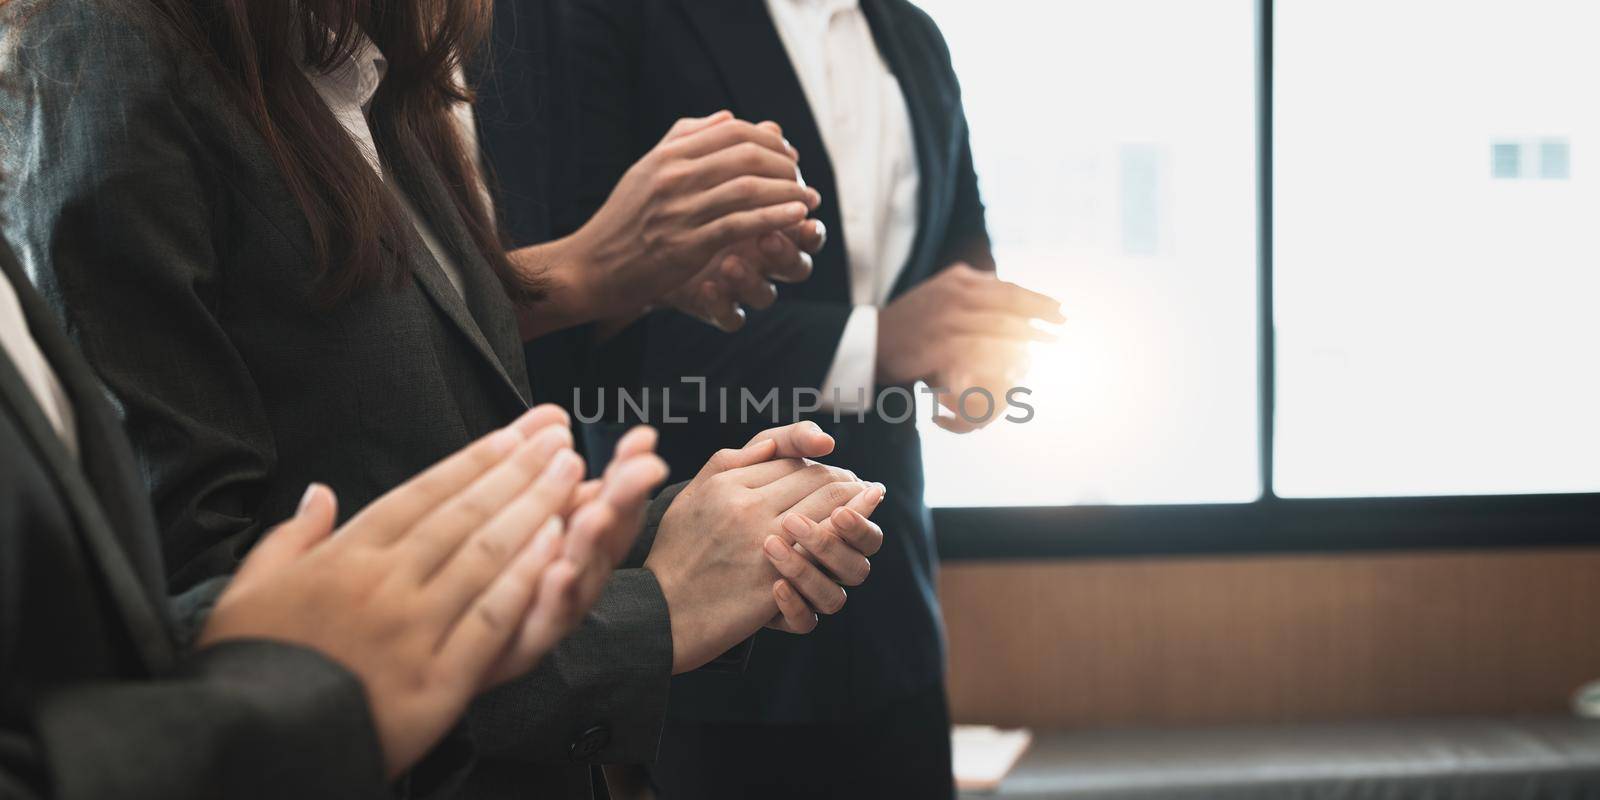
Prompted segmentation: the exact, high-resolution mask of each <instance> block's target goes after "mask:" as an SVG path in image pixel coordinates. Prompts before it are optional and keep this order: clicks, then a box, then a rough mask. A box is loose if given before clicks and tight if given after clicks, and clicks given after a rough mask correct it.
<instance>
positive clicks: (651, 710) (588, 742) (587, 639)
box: [467, 569, 672, 764]
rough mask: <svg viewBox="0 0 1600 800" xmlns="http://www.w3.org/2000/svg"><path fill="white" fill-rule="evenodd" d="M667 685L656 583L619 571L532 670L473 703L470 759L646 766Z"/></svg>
mask: <svg viewBox="0 0 1600 800" xmlns="http://www.w3.org/2000/svg"><path fill="white" fill-rule="evenodd" d="M671 678H672V623H671V620H670V619H669V617H668V616H667V600H666V598H665V597H663V596H662V594H661V586H660V584H658V583H656V579H655V575H653V574H651V572H650V571H649V570H645V569H624V570H618V571H617V572H616V573H615V574H614V575H612V577H611V581H610V582H609V583H607V584H606V589H605V593H604V594H602V595H601V596H600V600H599V602H597V603H595V606H594V608H593V609H591V610H590V611H589V615H588V616H587V617H586V618H585V619H584V622H583V624H582V625H581V626H580V627H579V628H578V630H577V631H575V632H573V634H572V635H570V636H568V637H567V638H566V639H565V640H563V641H562V642H561V644H560V645H558V646H557V647H556V649H555V651H554V652H552V653H551V654H550V655H548V656H546V657H545V659H544V662H543V663H541V664H540V665H539V667H538V668H537V669H535V670H534V671H533V672H531V673H529V674H528V675H526V676H523V677H522V678H520V679H518V680H516V681H513V682H511V683H509V684H507V685H505V686H502V687H500V688H498V689H495V690H494V691H492V692H490V693H488V694H486V695H484V696H483V697H481V698H479V699H478V701H477V702H476V703H475V704H474V705H473V709H472V713H471V714H470V715H469V716H468V718H467V721H468V724H469V726H470V727H471V731H472V741H473V743H474V744H475V745H476V747H477V751H478V756H479V757H480V758H483V759H509V760H513V761H523V762H534V763H571V762H574V761H576V762H580V763H589V764H648V763H650V762H652V761H654V760H655V757H656V747H657V746H658V745H659V744H660V741H661V726H662V723H663V722H664V721H665V719H666V712H667V690H668V688H669V685H670V683H671Z"/></svg>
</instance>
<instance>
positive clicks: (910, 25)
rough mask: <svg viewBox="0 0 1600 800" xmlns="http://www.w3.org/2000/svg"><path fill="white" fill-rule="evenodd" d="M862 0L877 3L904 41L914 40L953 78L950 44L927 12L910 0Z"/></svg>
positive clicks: (918, 46) (885, 18) (917, 45)
mask: <svg viewBox="0 0 1600 800" xmlns="http://www.w3.org/2000/svg"><path fill="white" fill-rule="evenodd" d="M863 2H866V3H872V4H876V5H877V7H878V10H880V11H881V12H882V14H883V17H884V21H886V22H888V23H889V24H890V25H892V26H893V27H894V29H895V31H896V33H897V34H898V35H899V36H900V37H901V38H902V39H903V40H904V41H908V42H911V43H913V44H914V45H915V46H916V47H917V48H918V49H919V50H921V51H922V52H923V53H924V54H925V55H926V56H929V57H930V58H931V60H932V61H933V62H934V64H936V65H937V66H939V67H940V68H942V70H943V72H944V73H945V75H946V76H947V77H949V78H950V79H951V80H954V79H955V67H954V65H953V64H952V63H951V60H950V45H949V43H948V42H946V41H945V38H944V32H943V31H941V30H940V29H939V23H937V22H934V20H933V17H931V16H929V15H928V12H926V11H924V10H922V8H921V7H919V6H918V5H917V4H916V3H913V2H911V1H910V0H863Z"/></svg>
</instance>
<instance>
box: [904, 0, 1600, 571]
mask: <svg viewBox="0 0 1600 800" xmlns="http://www.w3.org/2000/svg"><path fill="white" fill-rule="evenodd" d="M919 4H920V5H921V6H922V7H923V8H924V9H925V10H926V11H928V13H929V14H930V15H932V16H933V18H934V19H935V20H936V21H937V22H938V23H939V25H940V27H941V28H942V30H943V31H944V34H945V37H946V39H947V40H948V41H949V44H950V48H951V52H952V57H953V59H954V62H955V67H956V70H957V72H958V73H959V75H960V77H961V81H962V87H963V93H964V100H965V103H966V109H967V114H968V118H969V120H970V121H971V125H972V129H973V134H972V135H973V148H974V158H975V161H976V164H977V168H978V171H979V174H980V181H981V186H982V189H983V192H984V199H985V201H986V203H987V204H988V207H989V222H990V226H991V231H992V233H993V235H994V239H995V245H996V255H997V257H998V260H999V263H1000V268H1001V270H1002V272H1003V274H1004V275H1005V276H1006V277H1009V278H1012V279H1014V280H1017V281H1018V282H1021V283H1023V284H1025V285H1028V286H1031V287H1035V288H1039V289H1041V290H1043V291H1046V292H1049V293H1051V294H1054V295H1056V296H1058V297H1060V298H1061V299H1062V300H1063V301H1064V302H1065V305H1066V309H1067V313H1068V316H1069V318H1070V319H1069V322H1068V324H1067V326H1065V328H1064V329H1063V333H1064V336H1063V339H1064V341H1063V342H1061V343H1060V344H1056V345H1048V346H1040V347H1038V348H1037V350H1036V351H1035V353H1034V361H1035V367H1034V372H1033V374H1032V375H1031V376H1030V378H1029V379H1028V380H1027V381H1026V384H1027V386H1028V387H1029V388H1030V389H1032V390H1033V395H1032V396H1031V397H1030V398H1029V400H1030V402H1031V404H1032V405H1033V406H1034V407H1035V411H1036V415H1035V417H1034V419H1033V420H1032V421H1031V422H1029V423H1027V424H1022V425H1016V424H1010V423H1006V422H999V423H996V424H995V425H993V426H991V427H990V428H989V429H987V430H984V431H982V432H979V433H976V434H971V435H969V436H965V437H959V436H955V435H953V434H949V433H946V432H944V431H941V430H939V429H937V428H935V427H934V426H932V425H931V424H925V425H924V428H923V435H924V452H925V455H926V461H927V464H928V495H927V498H928V501H929V503H930V504H932V505H934V506H936V507H943V508H944V509H945V510H943V511H942V512H940V513H941V534H942V535H948V534H949V533H950V532H951V531H950V530H948V529H949V528H951V527H953V528H954V529H955V530H956V533H965V534H974V533H985V534H986V535H987V534H990V533H992V532H995V531H1006V530H1010V529H1026V530H1027V531H1029V532H1030V535H1033V534H1044V533H1057V534H1071V533H1072V532H1073V531H1088V532H1089V533H1088V534H1086V535H1088V536H1090V537H1094V536H1099V537H1101V538H1102V539H1104V540H1107V541H1109V540H1112V539H1119V540H1124V534H1138V533H1142V532H1145V531H1147V530H1149V531H1155V532H1160V531H1174V530H1176V531H1180V532H1181V535H1182V536H1194V535H1202V536H1212V537H1214V538H1213V539H1212V540H1211V541H1214V542H1220V543H1221V544H1220V547H1221V549H1228V548H1230V547H1232V546H1233V545H1232V544H1231V543H1230V540H1228V539H1227V537H1228V536H1229V535H1230V534H1233V533H1238V532H1244V533H1245V534H1248V535H1250V536H1256V537H1258V539H1260V538H1261V537H1276V538H1272V539H1271V541H1272V542H1273V543H1276V542H1278V541H1283V542H1286V543H1287V546H1291V547H1294V546H1297V545H1296V543H1295V540H1294V537H1296V536H1298V537H1301V539H1300V540H1299V541H1300V543H1301V544H1304V543H1306V542H1311V543H1313V545H1311V546H1325V545H1327V544H1328V543H1329V542H1333V543H1335V546H1337V544H1336V543H1337V542H1338V541H1341V539H1340V538H1339V537H1341V536H1345V537H1353V538H1354V539H1361V538H1362V537H1366V538H1365V540H1364V541H1366V542H1367V544H1371V545H1373V546H1386V544H1385V541H1386V539H1387V538H1392V535H1393V534H1395V533H1396V532H1420V533H1417V536H1413V537H1411V538H1406V537H1405V536H1401V537H1400V540H1403V542H1409V543H1419V541H1420V540H1419V538H1418V537H1422V536H1428V537H1435V538H1436V539H1439V540H1440V541H1441V543H1445V544H1482V543H1515V542H1519V541H1529V542H1567V541H1574V540H1581V541H1590V540H1592V539H1595V538H1597V537H1600V515H1597V512H1600V494H1596V493H1597V492H1600V312H1597V311H1596V308H1597V307H1600V235H1597V234H1596V233H1595V231H1597V230H1600V223H1597V222H1596V221H1597V220H1600V159H1597V154H1600V100H1595V99H1593V98H1592V95H1593V94H1594V93H1593V92H1592V91H1590V89H1591V88H1592V84H1593V80H1592V79H1593V77H1594V76H1597V75H1600V47H1596V46H1595V45H1594V43H1593V38H1594V32H1595V31H1600V4H1597V3H1595V2H1594V1H1593V0H1486V1H1485V2H1474V3H1462V2H1456V1H1452V0H1276V2H1274V0H989V2H982V3H977V2H972V1H971V0H919ZM926 413H927V411H926V410H925V411H924V416H926ZM1522 495H1536V496H1535V497H1522ZM996 507H1007V508H996ZM952 521H953V522H954V523H955V524H954V525H953V526H951V525H946V523H947V522H952ZM1000 535H1002V536H1003V535H1007V534H1000ZM1408 535H1409V534H1408ZM1058 538H1059V537H1058ZM1172 541H1177V539H1176V538H1174V539H1173V540H1172ZM1430 541H1431V540H1430ZM1315 543H1321V544H1320V545H1318V544H1315ZM1116 546H1117V545H1114V544H1113V545H1111V546H1110V547H1111V548H1112V549H1115V547H1116ZM1178 546H1179V547H1180V548H1183V547H1186V546H1187V545H1182V544H1179V545H1178ZM1267 546H1269V547H1270V546H1276V545H1275V544H1268V545H1267ZM1363 546H1364V545H1363ZM1245 547H1246V548H1248V547H1250V545H1245ZM1135 549H1137V548H1135ZM1200 549H1205V548H1200Z"/></svg>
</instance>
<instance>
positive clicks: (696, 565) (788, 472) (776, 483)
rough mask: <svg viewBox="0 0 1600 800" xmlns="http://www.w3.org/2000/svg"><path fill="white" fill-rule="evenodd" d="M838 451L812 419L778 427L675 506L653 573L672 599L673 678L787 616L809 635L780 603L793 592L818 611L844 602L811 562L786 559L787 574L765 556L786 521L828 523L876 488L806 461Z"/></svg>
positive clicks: (723, 461)
mask: <svg viewBox="0 0 1600 800" xmlns="http://www.w3.org/2000/svg"><path fill="white" fill-rule="evenodd" d="M832 449H833V440H832V439H831V438H830V437H828V436H827V434H825V433H823V432H822V431H821V430H820V429H818V428H817V426H816V425H814V424H812V423H809V422H802V423H799V424H797V425H791V426H788V427H785V428H777V429H773V430H771V431H767V432H765V433H763V434H761V435H758V436H757V437H756V438H755V439H753V440H751V442H750V443H749V444H747V445H745V446H744V447H743V448H741V449H739V450H723V451H720V452H718V453H717V454H716V455H715V456H713V457H712V458H711V460H710V461H709V462H707V463H706V465H705V467H703V468H702V469H701V470H700V473H699V474H698V475H696V476H695V478H694V480H692V481H690V482H689V485H688V486H685V487H684V489H683V491H682V492H680V493H679V494H678V496H677V498H676V499H674V500H673V503H672V506H671V507H670V508H668V509H667V513H666V516H665V517H664V518H663V519H662V520H661V527H660V529H659V530H658V531H657V532H656V541H655V545H654V546H653V547H652V548H651V551H650V557H649V558H648V559H647V560H646V561H645V567H646V568H648V569H650V570H651V571H652V572H654V573H655V576H656V580H657V581H658V582H659V583H660V584H661V593H662V595H663V596H664V597H665V598H666V601H667V608H668V610H669V613H670V617H671V620H672V645H673V648H672V661H673V664H672V666H673V672H674V674H676V673H681V672H685V671H687V670H691V669H695V668H697V667H699V666H701V665H703V664H705V663H706V662H708V661H710V660H711V659H713V658H715V657H716V656H718V655H719V654H721V653H724V652H726V651H727V650H728V648H730V647H732V646H733V645H735V644H738V643H739V641H740V640H742V639H744V638H745V637H747V636H749V635H750V634H752V633H755V632H756V631H757V630H758V629H760V627H761V626H762V625H765V624H768V623H771V622H775V617H777V616H779V615H780V614H781V615H782V616H784V617H785V618H786V619H787V618H789V617H794V618H795V619H796V623H795V624H794V625H792V626H788V627H787V628H786V629H789V630H793V631H795V632H801V631H802V630H805V626H804V623H803V617H804V615H805V614H806V613H807V612H805V611H801V610H800V609H799V603H795V602H790V598H787V597H780V595H781V594H783V593H784V592H785V589H787V590H788V591H789V592H791V593H795V594H798V595H799V599H800V600H801V601H803V602H805V603H809V604H810V607H811V608H814V609H819V610H823V611H826V612H829V613H832V612H836V611H838V610H839V609H840V608H841V607H842V606H843V592H842V590H840V589H839V587H838V585H837V583H836V582H834V580H833V578H831V577H829V576H828V575H826V574H825V573H824V572H823V571H822V568H821V567H819V566H817V564H815V563H813V562H812V561H811V560H810V559H808V558H801V557H798V556H797V557H796V558H794V559H792V562H793V563H787V560H786V563H785V564H784V567H785V569H786V570H788V571H786V572H781V573H780V571H779V570H778V569H776V568H775V567H774V565H773V556H772V555H769V554H768V553H767V552H766V551H765V550H763V545H764V542H765V541H766V540H767V539H768V538H769V537H772V536H775V535H781V532H782V530H783V528H782V520H783V519H784V518H785V517H786V516H788V515H792V514H799V515H802V516H805V517H807V518H809V519H828V518H829V515H830V514H832V512H833V510H834V509H836V508H840V507H843V506H845V505H847V504H848V503H850V502H851V501H852V500H854V499H855V498H856V497H857V496H859V495H861V494H862V493H863V492H865V491H867V490H868V489H869V486H868V484H866V483H863V482H861V481H860V480H858V479H857V478H856V476H855V475H854V474H852V473H850V472H849V471H847V470H842V469H838V468H836V467H829V466H827V465H824V464H818V463H816V462H814V461H809V460H808V457H810V456H821V455H826V454H827V453H828V452H831V451H832ZM875 503H876V501H874V503H873V505H875ZM860 507H862V508H866V509H867V510H868V511H870V510H871V508H870V507H869V506H860ZM829 535H834V534H832V533H831V532H830V533H829ZM851 535H852V536H856V532H855V531H854V529H852V531H851ZM871 538H872V537H871V535H870V533H867V534H863V535H861V536H860V537H859V538H858V540H859V541H868V540H870V539H871ZM814 541H817V542H820V541H821V539H816V540H814ZM819 546H821V545H819ZM838 549H839V550H840V552H839V553H837V554H835V555H837V556H838V557H839V558H838V561H837V563H840V564H844V563H846V562H847V561H848V558H847V557H846V555H845V553H844V551H846V550H851V549H853V545H851V544H850V543H849V542H848V541H846V540H844V539H843V538H842V537H841V542H840V545H839V548H838ZM872 549H874V550H875V548H872ZM855 554H856V555H860V551H857V552H856V553H855ZM861 577H863V578H864V577H865V574H864V573H862V574H861ZM780 578H781V579H783V582H784V584H785V588H784V589H780V588H779V587H778V585H777V582H778V581H779V579H780Z"/></svg>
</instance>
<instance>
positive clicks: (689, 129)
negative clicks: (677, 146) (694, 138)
mask: <svg viewBox="0 0 1600 800" xmlns="http://www.w3.org/2000/svg"><path fill="white" fill-rule="evenodd" d="M730 119H733V112H731V111H727V110H722V111H718V112H717V113H715V114H712V115H711V116H708V117H685V118H683V119H680V120H678V121H677V122H675V123H673V125H672V129H671V130H669V131H667V135H666V136H664V137H662V139H661V141H663V142H670V141H672V140H673V139H681V138H683V137H685V136H688V135H689V134H691V133H695V132H696V131H703V130H705V129H706V128H709V127H711V126H712V125H715V124H717V123H719V122H726V121H728V120H730Z"/></svg>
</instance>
